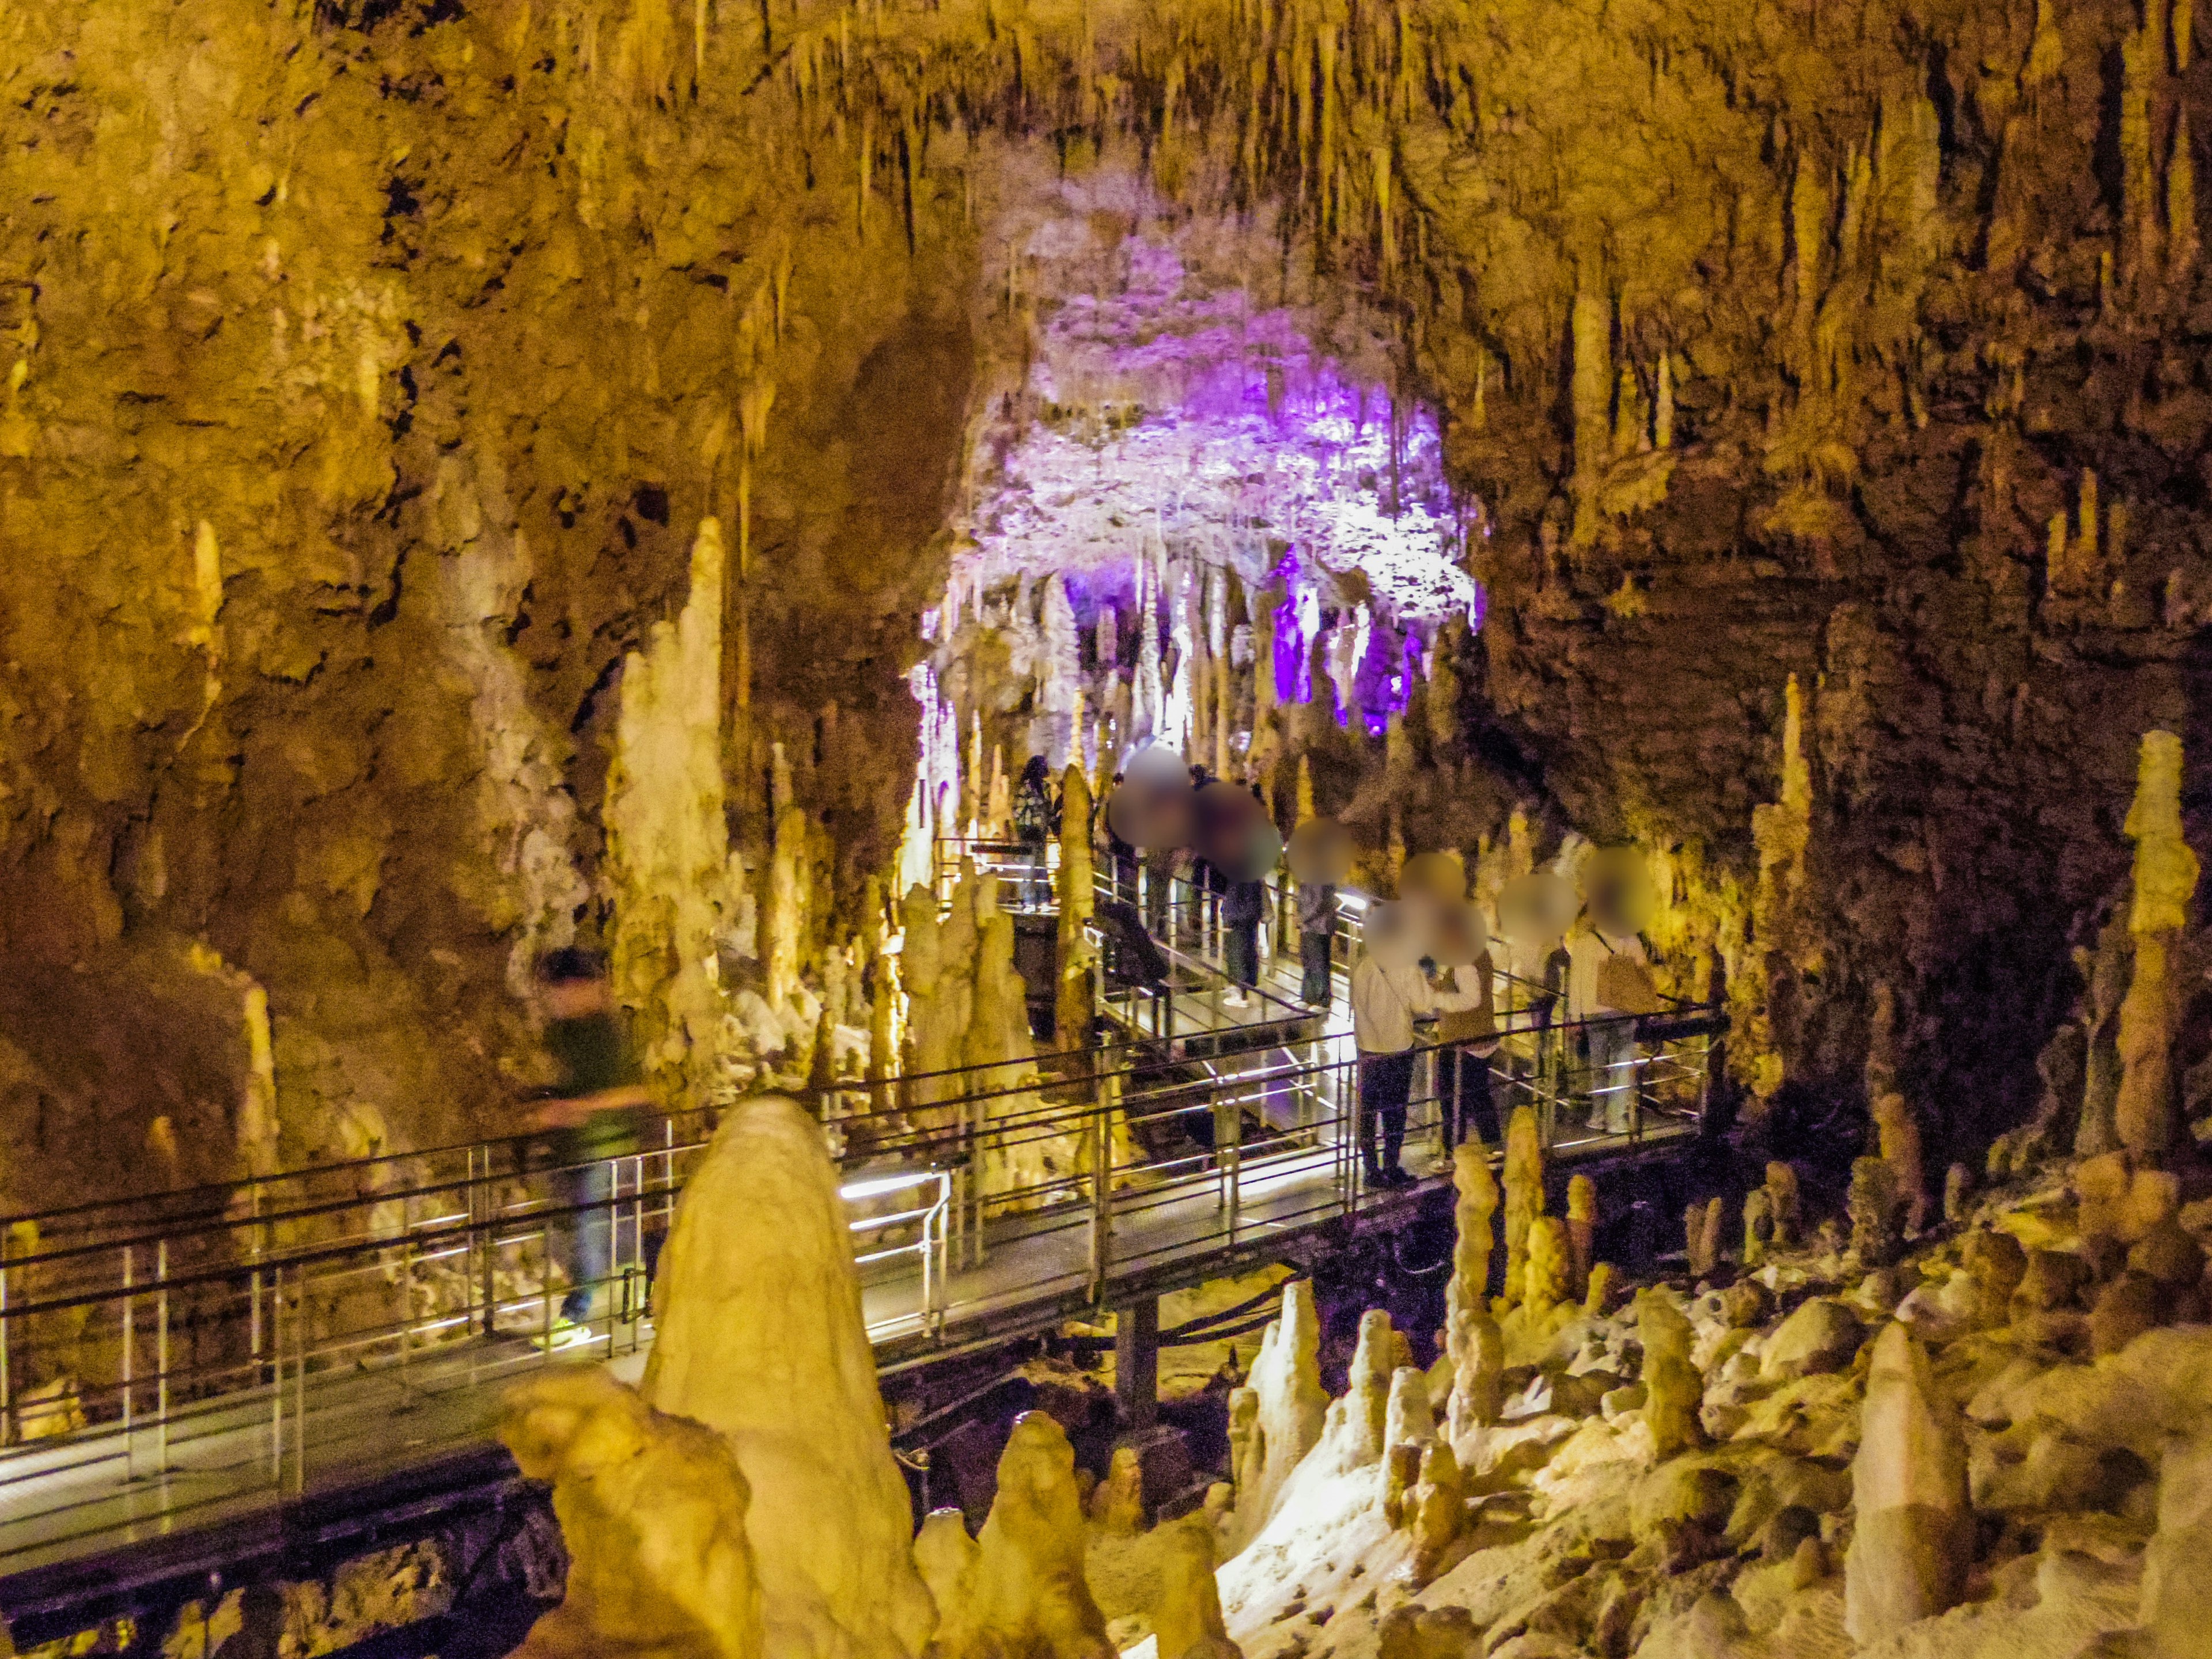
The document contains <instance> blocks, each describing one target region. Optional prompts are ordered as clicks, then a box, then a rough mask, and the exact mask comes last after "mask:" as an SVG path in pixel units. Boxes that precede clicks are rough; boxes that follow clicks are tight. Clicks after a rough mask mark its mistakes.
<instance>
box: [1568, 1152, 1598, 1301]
mask: <svg viewBox="0 0 2212 1659" xmlns="http://www.w3.org/2000/svg"><path fill="white" fill-rule="evenodd" d="M1597 1225H1598V1217H1597V1183H1596V1182H1594V1181H1592V1180H1591V1179H1590V1178H1589V1176H1586V1175H1580V1174H1577V1175H1573V1176H1569V1177H1568V1178H1567V1254H1568V1258H1569V1261H1571V1264H1572V1268H1573V1271H1572V1273H1571V1275H1570V1278H1569V1280H1568V1294H1569V1295H1570V1296H1571V1297H1574V1298H1575V1300H1577V1301H1578V1302H1579V1301H1580V1300H1582V1298H1583V1297H1585V1296H1587V1295H1589V1276H1590V1267H1591V1264H1592V1263H1593V1262H1594V1261H1595V1260H1596V1250H1597Z"/></svg>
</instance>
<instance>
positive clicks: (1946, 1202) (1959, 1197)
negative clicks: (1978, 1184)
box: [1943, 1164, 1974, 1227]
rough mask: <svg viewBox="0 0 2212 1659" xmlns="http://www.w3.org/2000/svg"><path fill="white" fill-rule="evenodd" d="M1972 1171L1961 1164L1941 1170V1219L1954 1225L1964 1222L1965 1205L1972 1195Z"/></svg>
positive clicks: (1965, 1215) (1957, 1225) (1961, 1224)
mask: <svg viewBox="0 0 2212 1659" xmlns="http://www.w3.org/2000/svg"><path fill="white" fill-rule="evenodd" d="M1973 1191H1974V1172H1973V1171H1972V1170H1969V1169H1968V1168H1967V1167H1966V1165H1965V1164H1953V1165H1952V1166H1951V1167H1950V1168H1949V1169H1948V1170H1945V1171H1944V1172H1943V1219H1944V1220H1946V1221H1947V1222H1948V1223H1950V1225H1953V1226H1954V1227H1962V1226H1964V1225H1966V1218H1967V1206H1968V1204H1969V1202H1970V1201H1971V1200H1972V1196H1973Z"/></svg>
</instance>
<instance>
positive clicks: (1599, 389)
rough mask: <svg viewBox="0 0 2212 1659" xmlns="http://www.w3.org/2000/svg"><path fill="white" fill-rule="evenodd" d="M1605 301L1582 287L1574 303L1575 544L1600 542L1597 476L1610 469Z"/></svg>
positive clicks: (1610, 391)
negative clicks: (1606, 457)
mask: <svg viewBox="0 0 2212 1659" xmlns="http://www.w3.org/2000/svg"><path fill="white" fill-rule="evenodd" d="M1609 332H1610V319H1609V318H1608V316H1607V306H1606V302H1605V298H1604V296H1603V295H1601V294H1598V293H1595V292H1594V291H1592V289H1590V288H1589V287H1588V286H1587V285H1577V289H1576V290H1575V301H1574V325H1573V334H1574V355H1575V361H1574V380H1573V387H1574V422H1575V477H1574V482H1573V489H1574V495H1575V527H1574V539H1575V544H1576V545H1577V546H1578V547H1587V546H1589V544H1591V543H1593V542H1595V540H1596V539H1597V521H1598V512H1597V487H1598V476H1599V474H1600V472H1601V471H1602V470H1603V469H1604V466H1605V454H1606V441H1607V432H1608V427H1609V424H1610V422H1609V421H1608V419H1607V416H1608V415H1609V413H1610V410H1609V408H1608V405H1609V404H1610V403H1611V401H1612V394H1613V348H1612V345H1611V343H1610V340H1609V338H1608V336H1609Z"/></svg>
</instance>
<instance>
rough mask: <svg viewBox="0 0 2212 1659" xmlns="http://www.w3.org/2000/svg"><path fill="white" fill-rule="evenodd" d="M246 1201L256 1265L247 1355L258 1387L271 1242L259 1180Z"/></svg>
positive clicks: (249, 1286)
mask: <svg viewBox="0 0 2212 1659" xmlns="http://www.w3.org/2000/svg"><path fill="white" fill-rule="evenodd" d="M246 1201H247V1203H248V1205H249V1206H251V1208H250V1210H249V1212H248V1213H250V1214H251V1215H252V1217H253V1218H254V1222H253V1228H252V1232H253V1262H254V1267H253V1272H252V1274H251V1275H250V1276H249V1277H248V1279H247V1280H246V1323H247V1326H248V1327H249V1331H248V1341H249V1344H250V1347H249V1352H248V1356H247V1357H248V1358H250V1359H251V1360H252V1364H253V1382H254V1386H255V1387H257V1388H258V1387H259V1386H260V1383H261V1258H262V1257H263V1256H264V1255H266V1254H267V1251H268V1243H269V1241H268V1231H267V1229H265V1228H264V1227H263V1226H262V1225H261V1221H260V1216H261V1183H260V1182H258V1181H257V1182H254V1183H253V1184H252V1186H251V1187H249V1188H246Z"/></svg>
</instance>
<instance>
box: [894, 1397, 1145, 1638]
mask: <svg viewBox="0 0 2212 1659" xmlns="http://www.w3.org/2000/svg"><path fill="white" fill-rule="evenodd" d="M976 1544H977V1546H978V1547H977V1549H976V1552H975V1562H974V1565H973V1566H972V1567H971V1568H970V1569H969V1571H968V1573H967V1575H966V1576H965V1578H964V1580H963V1593H962V1594H961V1595H958V1596H957V1598H956V1599H955V1600H954V1601H953V1602H952V1604H951V1606H949V1607H939V1610H938V1611H939V1625H938V1629H937V1638H936V1643H935V1645H934V1648H933V1651H934V1652H935V1653H937V1654H939V1656H942V1659H999V1656H1000V1655H1004V1654H1008V1653H1019V1654H1034V1655H1036V1656H1037V1659H1112V1656H1113V1652H1114V1647H1113V1644H1111V1643H1110V1642H1109V1641H1108V1640H1107V1639H1106V1621H1105V1620H1104V1619H1103V1617H1102V1616H1101V1615H1100V1613H1099V1612H1098V1606H1097V1602H1096V1601H1092V1600H1091V1589H1090V1587H1089V1585H1088V1584H1087V1583H1085V1580H1084V1575H1083V1549H1084V1535H1083V1509H1082V1504H1081V1503H1080V1501H1079V1498H1077V1496H1076V1491H1075V1454H1074V1452H1073V1449H1071V1448H1070V1447H1069V1445H1068V1443H1067V1435H1066V1431H1064V1430H1062V1429H1061V1428H1060V1425H1059V1424H1058V1423H1056V1422H1054V1420H1053V1419H1051V1418H1050V1417H1048V1416H1047V1415H1046V1414H1045V1413H1042V1412H1024V1413H1022V1414H1021V1415H1020V1416H1019V1417H1018V1418H1016V1419H1014V1431H1013V1433H1012V1437H1009V1438H1008V1440H1007V1442H1006V1450H1005V1451H1004V1452H1003V1453H1001V1454H1000V1458H999V1490H998V1496H997V1497H996V1498H994V1499H993V1500H992V1503H991V1513H990V1516H989V1518H988V1519H987V1520H986V1521H985V1522H983V1530H982V1532H981V1534H979V1535H978V1537H977V1538H976Z"/></svg>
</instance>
